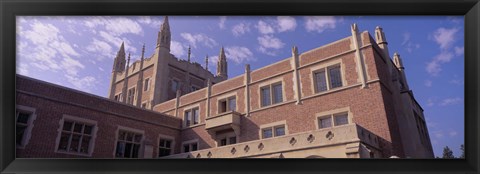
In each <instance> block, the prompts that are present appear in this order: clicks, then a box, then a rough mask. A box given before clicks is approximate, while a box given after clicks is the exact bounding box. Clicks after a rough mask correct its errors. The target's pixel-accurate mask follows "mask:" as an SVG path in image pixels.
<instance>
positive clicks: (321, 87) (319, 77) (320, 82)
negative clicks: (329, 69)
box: [315, 71, 327, 92]
mask: <svg viewBox="0 0 480 174" xmlns="http://www.w3.org/2000/svg"><path fill="white" fill-rule="evenodd" d="M315 84H316V90H317V91H316V92H321V91H326V90H327V80H326V78H325V71H321V72H317V73H315Z"/></svg>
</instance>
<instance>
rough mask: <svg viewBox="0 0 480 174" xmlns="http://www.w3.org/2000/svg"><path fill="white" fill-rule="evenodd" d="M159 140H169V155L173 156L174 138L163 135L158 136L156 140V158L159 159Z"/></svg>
mask: <svg viewBox="0 0 480 174" xmlns="http://www.w3.org/2000/svg"><path fill="white" fill-rule="evenodd" d="M160 139H165V140H171V141H172V142H171V143H170V146H171V147H170V155H173V154H175V137H173V136H169V135H164V134H158V138H157V158H158V157H159V156H158V155H160V151H159V148H160ZM182 147H183V146H182Z"/></svg>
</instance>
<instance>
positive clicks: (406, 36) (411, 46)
mask: <svg viewBox="0 0 480 174" xmlns="http://www.w3.org/2000/svg"><path fill="white" fill-rule="evenodd" d="M410 38H411V34H410V33H409V32H405V33H403V41H402V44H401V45H402V46H403V47H404V48H405V49H406V50H407V52H409V53H412V52H413V50H415V49H419V48H420V44H418V43H413V42H412V41H411V39H410Z"/></svg>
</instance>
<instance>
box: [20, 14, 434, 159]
mask: <svg viewBox="0 0 480 174" xmlns="http://www.w3.org/2000/svg"><path fill="white" fill-rule="evenodd" d="M351 33H352V35H351V36H348V37H345V38H343V39H340V40H338V41H335V42H332V43H330V44H327V45H324V46H321V47H318V48H315V49H313V50H310V51H306V52H303V53H299V52H298V49H297V48H296V47H293V48H292V56H291V57H289V58H286V59H284V60H282V61H279V62H276V63H274V64H271V65H268V66H266V67H263V68H260V69H256V70H250V66H249V65H246V66H245V73H244V74H242V75H239V76H237V77H234V78H231V79H227V62H226V57H225V53H224V51H223V48H222V49H221V51H220V56H219V62H218V64H217V74H216V75H213V74H211V73H210V72H209V71H208V70H207V69H206V68H205V69H204V68H202V67H201V66H200V65H199V64H196V63H191V62H190V61H183V60H178V59H177V58H175V57H174V56H173V55H171V54H170V50H169V45H170V44H169V43H170V30H169V24H168V18H165V22H164V24H163V25H162V27H161V31H160V32H159V37H158V41H157V48H156V50H155V53H154V55H153V56H151V57H150V58H147V59H144V58H143V54H142V58H141V60H140V61H138V62H135V63H133V64H132V65H129V63H128V61H129V58H128V59H127V65H129V66H125V57H126V56H125V55H126V54H125V51H124V45H123V44H122V46H121V48H120V51H119V52H118V54H117V56H116V58H115V61H114V66H113V71H112V81H111V89H110V92H109V96H108V98H109V99H107V98H102V97H98V96H94V95H91V94H87V93H84V92H79V91H76V90H72V89H68V88H64V87H61V86H57V85H53V84H49V83H46V82H42V81H39V80H35V79H31V78H28V77H24V76H21V75H17V157H36V158H37V157H54V158H57V157H70V158H75V157H94V158H158V157H162V158H231V157H233V158H241V157H251V158H257V157H261V158H323V157H324V158H388V157H392V156H398V157H401V158H433V151H432V146H431V142H430V138H429V136H428V130H427V126H426V123H425V119H424V116H423V109H422V108H421V106H420V105H419V104H418V103H417V102H416V100H415V98H414V96H413V93H412V91H411V90H410V89H409V87H408V83H407V80H406V77H405V71H404V67H403V64H402V60H401V58H400V55H399V54H397V53H395V54H394V55H393V60H392V58H390V54H389V51H388V47H387V40H386V37H385V34H384V32H383V31H382V28H380V27H377V28H376V29H375V33H374V35H375V39H373V38H372V36H371V35H370V34H369V33H368V31H364V32H360V31H359V30H358V27H357V25H356V24H353V25H352V27H351ZM188 60H189V59H188ZM124 67H126V68H124ZM137 67H138V68H137ZM207 67H208V66H207ZM125 79H127V80H125ZM147 79H149V80H147ZM125 81H126V82H127V83H125ZM132 89H133V90H132ZM135 89H137V90H135ZM135 91H136V92H135ZM122 94H127V95H122ZM122 96H124V97H122ZM39 149H42V150H39Z"/></svg>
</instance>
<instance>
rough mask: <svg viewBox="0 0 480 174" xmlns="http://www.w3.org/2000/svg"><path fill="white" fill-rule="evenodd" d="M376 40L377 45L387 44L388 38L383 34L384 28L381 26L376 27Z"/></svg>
mask: <svg viewBox="0 0 480 174" xmlns="http://www.w3.org/2000/svg"><path fill="white" fill-rule="evenodd" d="M375 40H376V41H377V44H387V38H386V37H385V33H384V32H383V28H382V27H380V26H377V27H375Z"/></svg>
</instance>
